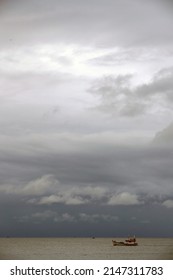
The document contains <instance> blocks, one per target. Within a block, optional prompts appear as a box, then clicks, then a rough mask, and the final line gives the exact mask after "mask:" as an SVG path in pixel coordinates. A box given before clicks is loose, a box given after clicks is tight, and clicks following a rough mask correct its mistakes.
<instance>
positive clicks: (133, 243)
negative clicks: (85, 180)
mask: <svg viewBox="0 0 173 280" xmlns="http://www.w3.org/2000/svg"><path fill="white" fill-rule="evenodd" d="M112 245H113V246H137V245H138V243H137V242H136V237H135V236H134V237H129V238H128V239H126V240H125V241H116V240H112Z"/></svg>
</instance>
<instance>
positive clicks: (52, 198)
mask: <svg viewBox="0 0 173 280" xmlns="http://www.w3.org/2000/svg"><path fill="white" fill-rule="evenodd" d="M0 6H1V11H0V33H1V39H0V74H1V79H0V85H1V91H0V100H1V110H0V128H1V130H0V209H1V211H0V213H1V214H0V216H1V226H0V231H1V235H3V236H4V235H10V236H57V235H58V236H95V235H98V236H112V235H114V233H115V232H116V233H117V235H119V236H120V235H127V234H136V235H141V236H143V235H145V236H151V235H152V236H156V235H157V236H172V231H173V228H172V225H170V222H169V221H170V219H171V217H172V209H173V187H172V182H173V173H172V168H173V152H172V143H173V125H172V123H173V113H172V111H173V110H172V109H173V97H172V94H173V92H172V88H173V82H172V81H173V52H172V47H173V36H172V34H171V32H170V28H171V26H172V24H173V19H172V8H173V7H172V4H171V3H170V1H154V0H153V1H145V3H144V1H136V0H130V1H129V0H123V1H113V0H108V1H105V0H101V1H100V0H99V1H97V0H95V1H81V0H80V1H79V0H73V1H61V0H59V1H55V0H51V1H36V0H31V1H21V0H17V1H10V0H9V1H6V2H5V1H1V2H0Z"/></svg>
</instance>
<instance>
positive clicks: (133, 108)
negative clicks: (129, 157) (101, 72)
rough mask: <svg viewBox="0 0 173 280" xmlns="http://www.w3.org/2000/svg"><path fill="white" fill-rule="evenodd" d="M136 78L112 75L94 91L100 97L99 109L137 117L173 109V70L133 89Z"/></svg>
mask: <svg viewBox="0 0 173 280" xmlns="http://www.w3.org/2000/svg"><path fill="white" fill-rule="evenodd" d="M131 79H132V76H131V75H125V76H117V77H112V76H108V77H105V78H103V79H101V80H98V81H96V83H95V84H94V85H93V86H92V87H91V88H90V90H89V91H90V92H91V93H92V94H94V95H96V96H98V97H99V102H100V104H99V105H98V107H97V108H98V109H99V110H101V111H103V112H105V113H108V114H113V115H114V114H115V115H116V114H119V115H121V116H128V117H134V116H138V115H142V114H145V113H152V112H154V113H155V112H157V111H158V112H162V111H168V112H169V111H171V110H172V106H173V104H172V86H173V84H172V81H173V71H172V68H171V69H163V70H161V71H159V72H158V73H157V74H155V76H154V78H153V79H152V80H151V81H150V82H149V83H147V84H143V85H140V86H133V85H132V82H131Z"/></svg>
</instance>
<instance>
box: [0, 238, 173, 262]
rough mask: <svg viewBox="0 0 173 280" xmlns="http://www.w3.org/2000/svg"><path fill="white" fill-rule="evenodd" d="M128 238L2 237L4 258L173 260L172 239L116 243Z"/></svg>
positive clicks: (0, 253)
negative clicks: (132, 243)
mask: <svg viewBox="0 0 173 280" xmlns="http://www.w3.org/2000/svg"><path fill="white" fill-rule="evenodd" d="M112 239H114V240H115V239H116V240H117V241H124V239H125V238H99V237H95V238H92V237H90V238H78V237H72V238H69V237H66V238H11V237H10V238H0V259H1V260H173V238H137V242H138V246H134V247H130V246H113V245H112Z"/></svg>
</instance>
